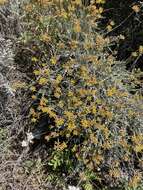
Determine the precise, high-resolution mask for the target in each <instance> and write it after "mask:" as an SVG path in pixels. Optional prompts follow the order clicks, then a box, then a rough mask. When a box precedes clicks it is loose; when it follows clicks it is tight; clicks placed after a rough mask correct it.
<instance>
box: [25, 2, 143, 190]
mask: <svg viewBox="0 0 143 190" xmlns="http://www.w3.org/2000/svg"><path fill="white" fill-rule="evenodd" d="M25 12H26V16H25V18H24V24H25V27H26V32H25V33H24V34H23V35H22V37H21V42H22V43H23V45H24V46H26V47H28V48H29V49H30V50H29V51H30V52H32V53H31V54H30V58H29V57H27V59H28V60H30V61H29V62H28V64H31V65H32V68H33V79H32V83H31V84H30V85H31V87H30V90H31V94H32V97H31V99H32V100H33V104H32V107H31V109H30V117H31V122H33V123H34V124H35V127H36V126H38V125H39V123H40V121H41V118H43V116H44V117H47V118H48V119H49V120H52V121H53V122H51V123H52V124H49V125H48V124H47V123H45V124H44V125H43V127H46V132H45V130H44V138H45V140H46V141H47V146H48V147H49V149H48V152H47V155H50V156H49V157H48V160H49V161H48V165H49V166H50V167H51V168H53V170H55V171H58V172H61V173H66V175H67V176H68V175H69V176H70V175H72V174H73V173H74V174H76V175H75V176H74V178H75V179H76V180H79V179H80V184H79V185H83V187H84V188H85V189H93V188H95V187H98V188H99V187H100V188H101V187H102V186H110V187H111V186H114V187H120V185H121V186H123V185H124V186H125V185H126V184H127V186H131V187H136V186H137V185H138V183H140V182H141V180H142V173H141V168H142V155H141V154H142V151H143V145H142V139H143V138H142V137H143V129H142V124H143V119H142V105H141V95H140V94H139V93H136V94H135V95H132V94H131V93H130V92H129V90H128V87H129V84H132V83H133V82H132V81H133V80H135V76H134V75H133V74H131V73H129V72H127V71H126V70H125V64H124V62H119V61H116V59H115V57H114V56H113V55H112V52H111V51H110V45H111V44H112V42H113V39H112V38H104V37H103V31H100V30H99V27H98V24H99V23H100V19H101V18H102V15H101V13H102V12H103V8H102V7H100V4H98V2H97V4H91V5H90V6H89V7H83V6H82V5H81V2H80V1H57V0H51V1H46V0H45V1H44V0H43V1H42V0H41V1H30V3H29V4H27V5H26V6H25ZM33 18H34V20H33ZM130 88H131V87H130ZM33 134H34V133H33Z"/></svg>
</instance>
